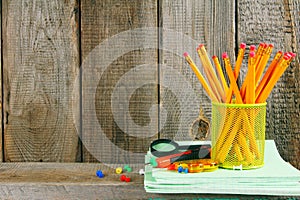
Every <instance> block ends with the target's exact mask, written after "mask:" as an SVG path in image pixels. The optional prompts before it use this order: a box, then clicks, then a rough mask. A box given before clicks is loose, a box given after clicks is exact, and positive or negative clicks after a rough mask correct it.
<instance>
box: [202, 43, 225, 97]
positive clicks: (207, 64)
mask: <svg viewBox="0 0 300 200" xmlns="http://www.w3.org/2000/svg"><path fill="white" fill-rule="evenodd" d="M197 52H198V54H199V57H200V59H201V58H202V59H201V60H202V61H204V63H203V65H205V67H207V69H208V72H209V73H210V76H211V78H212V80H213V82H214V83H215V86H216V88H217V91H218V93H219V94H220V96H221V98H222V100H223V102H225V100H226V94H225V92H224V90H223V88H222V86H221V83H220V81H219V80H218V78H217V75H216V73H215V71H214V69H213V66H212V64H211V62H210V60H209V57H208V54H207V52H206V49H205V47H204V45H203V44H200V45H199V48H198V51H197Z"/></svg>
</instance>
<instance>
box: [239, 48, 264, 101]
mask: <svg viewBox="0 0 300 200" xmlns="http://www.w3.org/2000/svg"><path fill="white" fill-rule="evenodd" d="M260 46H261V45H260ZM255 49H256V47H255V46H254V45H250V53H251V52H253V53H255ZM257 52H258V50H257ZM250 53H249V54H250ZM256 59H257V56H256V54H255V57H254V59H253V62H255V60H256ZM254 67H255V66H254ZM247 83H248V81H247V76H246V77H245V80H244V82H243V84H242V87H241V89H240V94H241V96H242V99H245V96H246V87H247Z"/></svg>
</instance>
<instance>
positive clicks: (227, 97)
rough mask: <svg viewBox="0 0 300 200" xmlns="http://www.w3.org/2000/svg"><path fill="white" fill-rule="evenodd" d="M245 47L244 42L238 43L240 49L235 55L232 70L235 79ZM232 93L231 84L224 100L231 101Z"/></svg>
mask: <svg viewBox="0 0 300 200" xmlns="http://www.w3.org/2000/svg"><path fill="white" fill-rule="evenodd" d="M245 48H246V44H245V43H241V44H240V50H239V53H238V56H237V59H236V62H235V67H234V71H233V74H234V77H235V81H237V79H238V76H239V72H240V69H241V66H242V62H243V59H244V54H245ZM232 93H233V89H232V86H231V85H230V87H229V91H228V92H226V102H231V98H232Z"/></svg>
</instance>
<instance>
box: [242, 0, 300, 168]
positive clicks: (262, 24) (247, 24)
mask: <svg viewBox="0 0 300 200" xmlns="http://www.w3.org/2000/svg"><path fill="white" fill-rule="evenodd" d="M299 9H300V2H299V1H289V0H285V1H282V0H276V1H250V0H243V1H239V3H238V16H239V17H238V24H237V27H238V40H239V41H241V42H246V43H248V44H255V45H258V44H259V43H260V42H266V43H272V44H274V49H275V50H274V52H273V54H272V56H271V58H273V57H274V54H275V53H276V52H277V51H278V50H282V51H293V52H295V53H297V57H296V59H295V61H293V62H292V63H291V65H290V66H289V68H288V69H287V71H286V72H285V73H284V75H283V76H282V77H281V79H280V81H279V82H278V83H277V84H276V86H275V88H274V89H273V90H272V93H271V95H270V96H269V98H268V100H267V128H266V134H267V135H266V136H267V138H269V139H270V138H271V139H275V141H276V144H277V148H278V150H279V152H280V154H281V156H282V157H283V158H284V159H285V160H286V161H289V162H291V163H292V164H293V165H294V166H295V167H298V168H300V159H299V155H300V151H299V144H300V134H299V133H300V132H299V131H300V126H299V113H300V110H299V109H300V106H299V102H300V96H299V94H300V89H299V85H300V81H299V80H300V77H299V75H300V74H299V55H298V54H299V42H300V39H299V35H300V31H299V28H297V27H299V25H300V18H299V12H300V10H299Z"/></svg>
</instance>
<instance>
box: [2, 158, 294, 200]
mask: <svg viewBox="0 0 300 200" xmlns="http://www.w3.org/2000/svg"><path fill="white" fill-rule="evenodd" d="M99 169H100V170H102V171H103V173H104V174H105V177H104V178H98V177H97V176H96V175H95V173H96V171H97V170H99ZM138 171H139V168H138V166H136V167H135V168H133V172H131V173H125V174H126V175H127V176H129V177H131V179H132V181H131V182H129V183H126V182H121V181H120V180H119V178H120V175H119V174H116V173H115V171H114V169H113V168H110V167H108V166H105V165H102V164H99V163H98V164H96V163H2V164H0V199H221V198H225V199H245V198H246V199H286V198H287V197H278V196H259V195H256V196H248V195H247V196H245V195H238V194H231V195H224V194H217V195H216V194H180V195H178V194H152V193H146V191H145V190H144V185H143V179H144V176H143V175H140V174H139V173H138ZM290 199H296V197H290Z"/></svg>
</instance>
